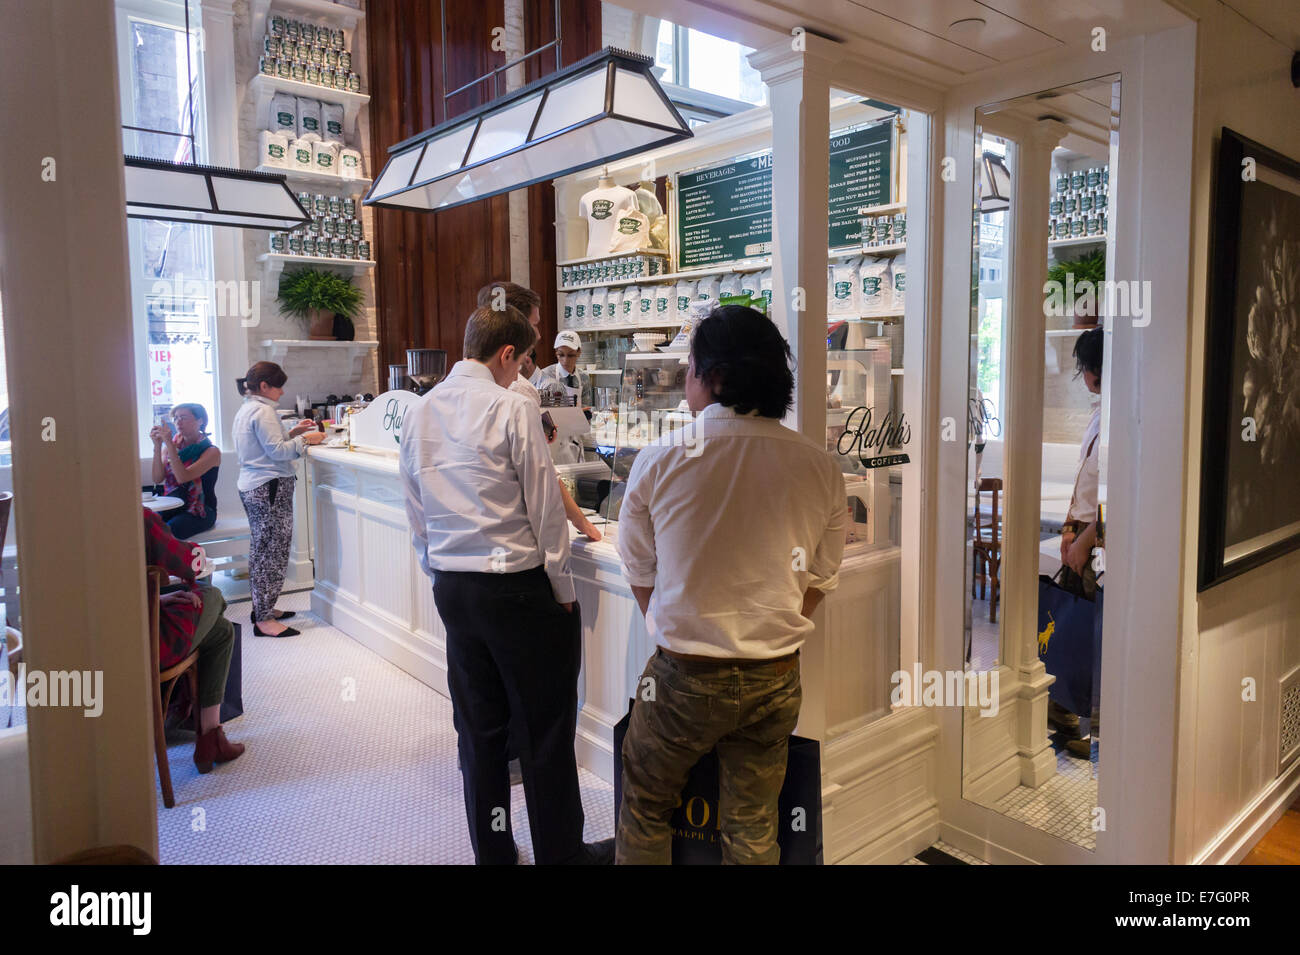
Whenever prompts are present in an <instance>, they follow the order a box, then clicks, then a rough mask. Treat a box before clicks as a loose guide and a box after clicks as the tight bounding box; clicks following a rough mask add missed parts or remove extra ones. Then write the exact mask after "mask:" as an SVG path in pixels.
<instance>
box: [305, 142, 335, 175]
mask: <svg viewBox="0 0 1300 955" xmlns="http://www.w3.org/2000/svg"><path fill="white" fill-rule="evenodd" d="M338 156H339V144H338V143H331V142H326V141H325V140H323V139H319V140H316V141H315V142H313V143H312V144H311V160H312V169H314V170H315V171H316V172H319V173H323V174H324V175H327V176H337V175H338V172H339V168H338V166H339V163H338Z"/></svg>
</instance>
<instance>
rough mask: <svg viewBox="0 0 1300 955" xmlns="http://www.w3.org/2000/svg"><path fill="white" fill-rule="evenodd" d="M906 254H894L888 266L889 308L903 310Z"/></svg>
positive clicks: (905, 292) (895, 310)
mask: <svg viewBox="0 0 1300 955" xmlns="http://www.w3.org/2000/svg"><path fill="white" fill-rule="evenodd" d="M906 259H907V256H905V255H896V256H894V261H893V263H892V264H891V265H890V266H889V277H890V280H891V282H890V285H891V288H890V301H891V303H892V304H891V305H890V310H891V311H894V312H901V311H902V310H903V300H904V298H906V296H907V261H906Z"/></svg>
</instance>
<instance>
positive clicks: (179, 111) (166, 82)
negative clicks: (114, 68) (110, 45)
mask: <svg viewBox="0 0 1300 955" xmlns="http://www.w3.org/2000/svg"><path fill="white" fill-rule="evenodd" d="M130 43H131V101H132V102H131V112H132V117H131V119H129V120H127V121H126V122H127V125H129V126H140V127H143V128H146V129H157V130H163V131H164V132H160V133H142V132H138V131H132V130H128V131H126V134H125V135H126V141H125V149H126V152H128V153H133V154H135V155H138V156H146V157H148V158H150V159H168V160H172V161H174V162H192V161H194V160H195V157H194V155H192V152H191V150H192V147H191V145H190V141H189V140H188V139H186V138H184V137H183V136H181V135H167V133H176V134H183V133H188V132H189V130H190V116H189V108H190V105H189V104H190V99H189V92H190V90H189V86H188V83H189V76H190V75H192V76H193V77H194V82H195V84H196V85H197V83H198V79H199V70H198V62H197V58H198V46H199V44H198V39H197V37H196V38H194V39H193V40H192V41H191V43H190V55H191V62H190V65H189V70H188V71H187V70H186V65H185V50H186V44H185V31H184V29H180V30H177V29H173V28H172V27H168V26H163V25H161V24H157V23H150V22H147V21H144V20H134V19H133V20H132V21H131V27H130ZM195 105H196V108H197V103H196V104H195ZM196 119H197V117H196Z"/></svg>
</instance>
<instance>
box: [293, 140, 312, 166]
mask: <svg viewBox="0 0 1300 955" xmlns="http://www.w3.org/2000/svg"><path fill="white" fill-rule="evenodd" d="M289 168H290V169H293V170H295V171H296V172H311V171H312V170H313V169H315V168H316V163H315V159H314V156H313V153H312V143H311V141H310V140H307V139H295V140H294V141H293V142H291V143H290V144H289Z"/></svg>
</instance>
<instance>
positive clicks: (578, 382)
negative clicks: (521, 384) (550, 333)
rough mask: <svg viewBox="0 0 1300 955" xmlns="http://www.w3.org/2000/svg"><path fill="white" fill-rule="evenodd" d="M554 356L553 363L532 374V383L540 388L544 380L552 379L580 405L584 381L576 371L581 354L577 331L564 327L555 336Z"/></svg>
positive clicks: (580, 341) (580, 343)
mask: <svg viewBox="0 0 1300 955" xmlns="http://www.w3.org/2000/svg"><path fill="white" fill-rule="evenodd" d="M554 347H555V358H556V362H555V364H554V365H547V366H546V367H545V368H543V369H542V370H541V371H539V372H537V374H535V375H534V376H533V384H534V385H536V386H537V388H538V390H540V389H541V388H542V385H543V383H544V382H547V381H548V380H549V381H554V382H558V383H559V385H560V386H561V387H562V388H563V389H564V393H565V394H567V395H569V396H570V397H574V396H576V397H577V399H578V407H582V387H583V385H584V384H585V383H586V382H584V381H583V379H582V373H581V372H580V371H578V356H579V355H581V354H582V339H580V338H579V337H578V333H577V332H575V331H573V330H572V329H567V328H566V329H565V330H564V331H562V332H560V334H558V335H556V336H555V346H554Z"/></svg>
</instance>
